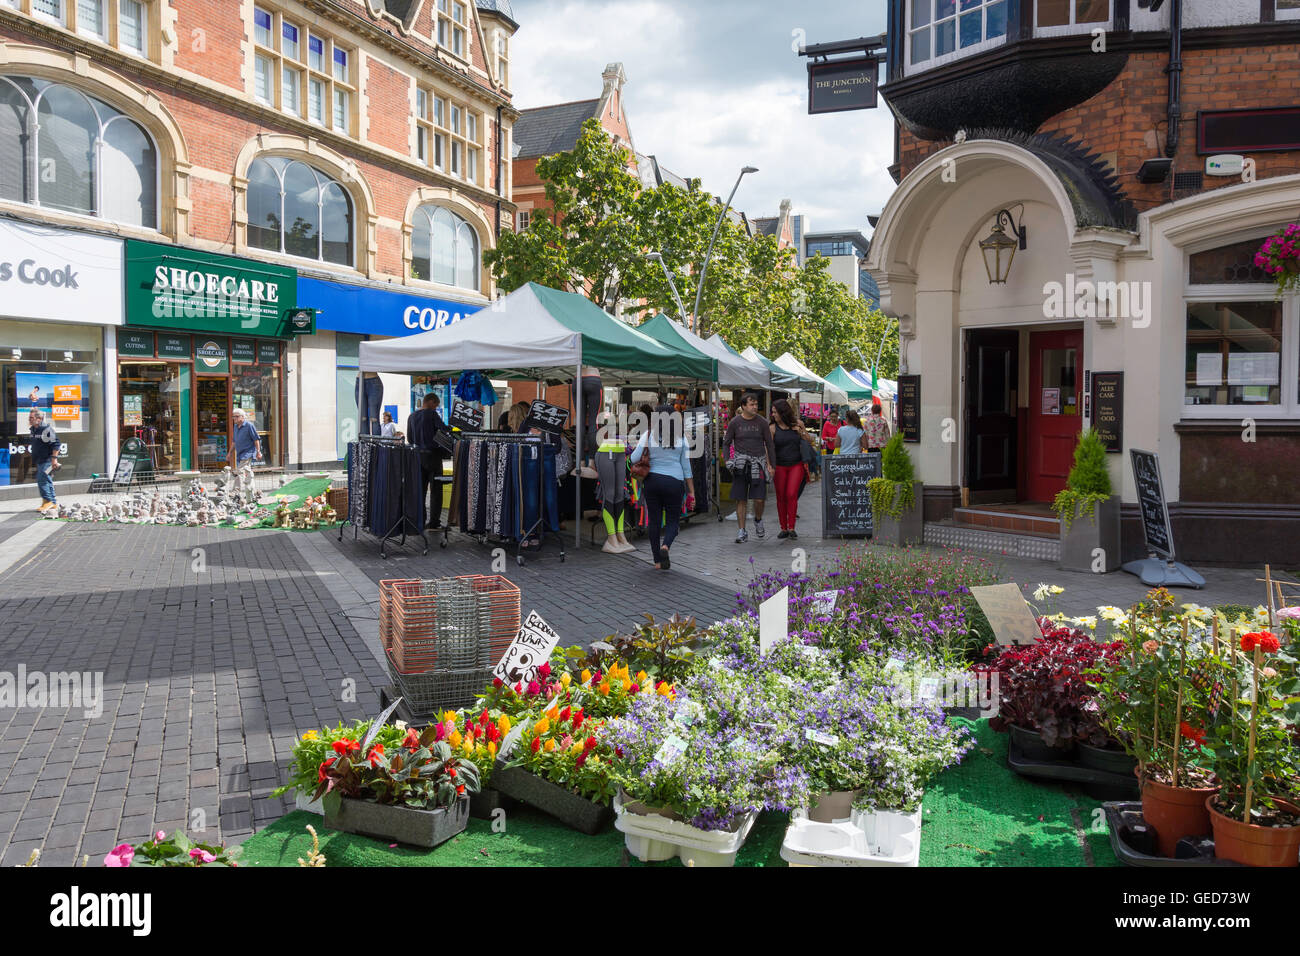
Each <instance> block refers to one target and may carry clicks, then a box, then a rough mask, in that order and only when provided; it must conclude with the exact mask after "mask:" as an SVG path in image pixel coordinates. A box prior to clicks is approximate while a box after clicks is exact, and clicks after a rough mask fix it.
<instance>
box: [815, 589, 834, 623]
mask: <svg viewBox="0 0 1300 956" xmlns="http://www.w3.org/2000/svg"><path fill="white" fill-rule="evenodd" d="M839 599H840V592H839V591H818V592H817V593H816V594H814V595H813V613H814V614H816V615H817V616H818V617H830V616H831V615H832V614H834V613H835V602H836V601H838V600H839Z"/></svg>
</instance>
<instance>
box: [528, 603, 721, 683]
mask: <svg viewBox="0 0 1300 956" xmlns="http://www.w3.org/2000/svg"><path fill="white" fill-rule="evenodd" d="M642 616H643V617H644V618H645V623H643V624H638V625H637V626H636V627H635V628H633V630H632V633H631V634H611V635H609V636H608V637H606V638H605V640H603V641H597V642H596V643H594V644H592V645H591V649H590V650H584V649H583V648H581V647H578V646H573V647H568V648H557V649H556V650H555V651H554V652H552V655H551V660H552V662H553V666H555V667H557V668H570V669H572V670H573V671H575V672H577V671H580V670H582V669H583V668H584V667H585V668H589V669H591V670H594V671H600V670H608V669H609V667H610V665H611V664H625V665H627V666H628V667H629V668H630V669H631V670H632V671H633V672H639V671H645V672H646V673H647V674H649V675H650V677H651V679H652V680H653V681H654V682H655V683H658V682H659V681H668V682H669V683H670V684H671V683H675V682H677V681H679V680H681V679H682V678H683V677H685V676H686V673H687V672H688V671H689V670H690V667H691V662H692V661H693V660H694V659H695V649H696V646H697V644H698V642H699V640H700V637H701V632H700V629H699V627H698V626H697V625H696V623H695V618H693V617H683V616H682V615H680V614H674V615H673V616H672V617H670V618H668V619H667V620H664V621H657V620H655V617H654V615H653V614H644V615H642Z"/></svg>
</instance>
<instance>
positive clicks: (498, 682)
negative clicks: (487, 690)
mask: <svg viewBox="0 0 1300 956" xmlns="http://www.w3.org/2000/svg"><path fill="white" fill-rule="evenodd" d="M492 686H493V687H495V688H496V689H497V690H500V689H501V688H502V687H505V686H506V682H505V681H503V680H502V679H501V678H500V677H494V678H492Z"/></svg>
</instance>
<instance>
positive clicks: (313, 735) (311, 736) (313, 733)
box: [302, 730, 320, 740]
mask: <svg viewBox="0 0 1300 956" xmlns="http://www.w3.org/2000/svg"><path fill="white" fill-rule="evenodd" d="M302 739H303V740H320V734H318V733H317V732H316V731H314V730H309V731H307V732H306V733H305V734H303V735H302Z"/></svg>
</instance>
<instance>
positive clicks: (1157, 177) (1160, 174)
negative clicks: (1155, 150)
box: [1138, 156, 1174, 184]
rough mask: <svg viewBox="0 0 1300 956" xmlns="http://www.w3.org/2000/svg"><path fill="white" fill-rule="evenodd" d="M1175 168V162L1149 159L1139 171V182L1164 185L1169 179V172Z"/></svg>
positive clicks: (1161, 158) (1162, 158)
mask: <svg viewBox="0 0 1300 956" xmlns="http://www.w3.org/2000/svg"><path fill="white" fill-rule="evenodd" d="M1173 168H1174V161H1173V160H1172V159H1167V158H1165V157H1163V156H1162V157H1160V158H1159V159H1148V160H1147V161H1146V162H1144V163H1143V164H1142V166H1141V168H1139V169H1138V182H1140V183H1148V184H1151V183H1163V182H1164V181H1165V180H1166V179H1168V178H1169V171H1170V170H1171V169H1173Z"/></svg>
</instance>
